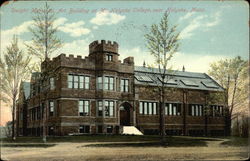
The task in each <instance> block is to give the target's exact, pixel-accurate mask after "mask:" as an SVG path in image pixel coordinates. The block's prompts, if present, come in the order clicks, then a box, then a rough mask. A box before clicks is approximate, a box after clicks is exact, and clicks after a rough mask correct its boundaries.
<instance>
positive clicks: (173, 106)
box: [165, 103, 181, 116]
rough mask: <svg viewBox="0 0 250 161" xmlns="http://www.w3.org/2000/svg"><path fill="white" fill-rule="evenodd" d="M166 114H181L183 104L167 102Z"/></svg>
mask: <svg viewBox="0 0 250 161" xmlns="http://www.w3.org/2000/svg"><path fill="white" fill-rule="evenodd" d="M165 115H169V116H180V115H181V104H180V103H166V104H165Z"/></svg>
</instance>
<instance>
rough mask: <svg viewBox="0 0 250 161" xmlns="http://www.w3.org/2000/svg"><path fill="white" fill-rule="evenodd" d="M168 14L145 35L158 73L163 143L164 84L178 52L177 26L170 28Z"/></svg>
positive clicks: (163, 138) (163, 137) (163, 140)
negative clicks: (171, 62) (172, 60)
mask: <svg viewBox="0 0 250 161" xmlns="http://www.w3.org/2000/svg"><path fill="white" fill-rule="evenodd" d="M168 16H169V13H168V12H165V13H164V15H163V17H162V19H161V21H160V23H159V25H157V24H153V25H152V26H151V28H150V31H149V32H148V33H147V34H146V35H145V38H146V43H147V48H148V49H149V51H150V54H151V55H152V56H153V57H154V58H155V64H156V65H157V67H158V70H159V73H160V77H159V79H160V82H161V83H160V85H159V86H158V87H159V88H158V89H159V90H158V92H159V95H160V100H159V103H160V110H159V111H160V113H159V114H160V120H159V121H160V133H161V136H162V142H163V143H164V142H165V135H166V133H165V101H166V98H165V94H166V88H165V83H166V82H167V81H168V80H169V79H170V75H169V71H170V68H169V61H170V59H171V58H172V57H173V55H174V53H176V52H177V51H178V48H179V42H178V37H179V33H178V32H176V28H177V26H172V27H171V26H170V25H169V20H168Z"/></svg>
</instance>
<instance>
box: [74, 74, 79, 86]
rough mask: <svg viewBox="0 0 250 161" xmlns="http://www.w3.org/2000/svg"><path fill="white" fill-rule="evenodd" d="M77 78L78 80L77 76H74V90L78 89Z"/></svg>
mask: <svg viewBox="0 0 250 161" xmlns="http://www.w3.org/2000/svg"><path fill="white" fill-rule="evenodd" d="M78 78H79V77H78V75H74V83H73V85H74V88H78V85H79V81H78Z"/></svg>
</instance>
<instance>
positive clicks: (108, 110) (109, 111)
mask: <svg viewBox="0 0 250 161" xmlns="http://www.w3.org/2000/svg"><path fill="white" fill-rule="evenodd" d="M105 116H108V117H112V116H114V101H105Z"/></svg>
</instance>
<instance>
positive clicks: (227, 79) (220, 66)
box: [209, 56, 247, 135]
mask: <svg viewBox="0 0 250 161" xmlns="http://www.w3.org/2000/svg"><path fill="white" fill-rule="evenodd" d="M246 68H247V61H245V60H243V59H242V58H241V57H240V56H237V57H235V58H233V59H225V60H220V61H217V62H214V63H212V64H211V65H210V70H209V75H211V76H212V77H213V78H214V79H215V80H217V81H218V83H219V84H220V85H221V86H222V87H223V88H224V89H225V91H224V93H223V95H222V98H221V99H222V100H223V101H224V106H225V107H226V133H227V135H230V134H231V124H232V123H231V121H232V119H233V117H234V115H233V113H234V110H235V107H236V106H237V104H238V103H240V100H239V98H240V97H239V95H241V94H240V93H241V92H242V90H244V89H242V88H240V86H241V84H240V82H241V81H242V78H244V76H246ZM243 99H247V96H246V97H245V98H243Z"/></svg>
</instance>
